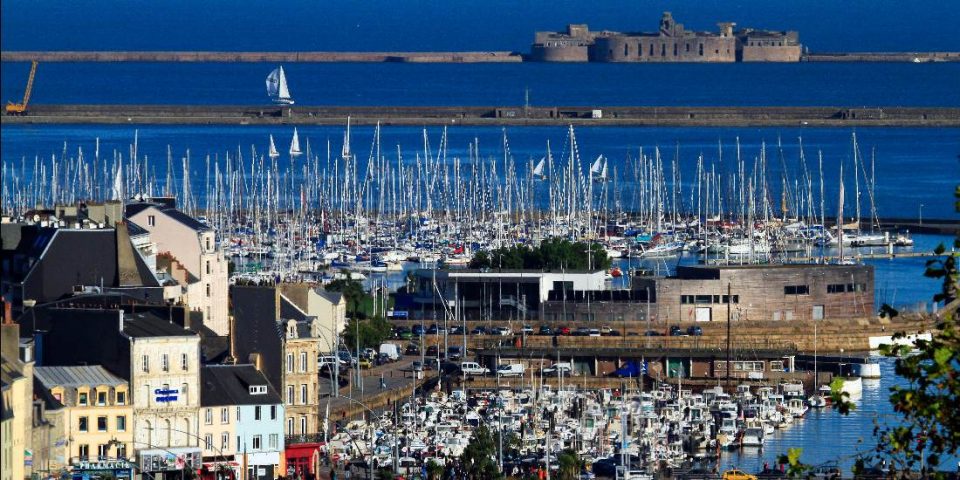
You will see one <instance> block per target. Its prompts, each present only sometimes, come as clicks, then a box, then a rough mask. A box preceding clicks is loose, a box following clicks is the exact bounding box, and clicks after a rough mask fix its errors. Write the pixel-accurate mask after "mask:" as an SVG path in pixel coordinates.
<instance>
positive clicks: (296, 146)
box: [290, 128, 303, 157]
mask: <svg viewBox="0 0 960 480" xmlns="http://www.w3.org/2000/svg"><path fill="white" fill-rule="evenodd" d="M301 153H303V152H301V151H300V135H298V134H297V129H296V128H294V129H293V140H291V141H290V156H291V157H296V156H297V155H300V154H301Z"/></svg>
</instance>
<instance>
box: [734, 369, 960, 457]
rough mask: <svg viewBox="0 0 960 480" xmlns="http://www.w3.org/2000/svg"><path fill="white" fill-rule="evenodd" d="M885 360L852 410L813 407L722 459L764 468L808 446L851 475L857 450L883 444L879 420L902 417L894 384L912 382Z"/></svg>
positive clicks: (806, 451)
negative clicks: (762, 441)
mask: <svg viewBox="0 0 960 480" xmlns="http://www.w3.org/2000/svg"><path fill="white" fill-rule="evenodd" d="M879 360H880V372H881V378H880V380H864V381H863V396H862V397H861V398H860V399H859V400H856V402H855V403H856V404H857V408H856V410H854V411H853V412H852V413H851V414H850V415H847V416H844V415H840V414H839V413H837V412H836V411H834V410H832V409H830V408H825V409H822V410H814V409H811V410H810V411H809V412H807V415H806V416H805V417H804V418H803V419H801V420H799V421H797V422H794V424H793V426H792V427H790V428H787V429H784V430H777V431H776V432H774V434H773V437H772V438H767V442H766V446H765V447H764V448H763V450H760V449H756V448H751V449H742V450H740V451H735V452H724V453H723V454H722V460H721V464H722V465H723V466H724V467H729V466H739V467H740V468H742V469H745V470H747V471H748V472H749V471H759V470H761V469H762V468H763V464H764V462H769V463H770V465H774V464H776V461H777V457H778V456H780V455H784V454H786V453H787V449H788V448H792V447H802V448H803V454H802V455H801V457H800V459H801V461H803V462H805V463H808V464H812V465H820V464H824V463H828V462H830V463H837V464H839V465H840V467H841V468H842V469H843V470H844V471H845V472H846V475H849V474H850V468H851V467H852V466H853V463H854V462H855V461H856V458H857V454H858V453H861V452H862V453H869V452H870V450H871V447H875V446H876V444H877V443H876V439H875V438H874V437H873V427H874V421H877V422H879V423H880V424H888V423H895V422H896V419H897V418H898V417H897V415H895V414H894V412H893V408H892V407H891V406H890V402H889V397H890V387H892V386H894V385H898V386H906V382H905V381H904V380H903V379H902V378H901V377H898V376H897V375H896V374H895V373H894V361H893V359H890V358H886V357H880V358H879ZM941 465H942V466H943V468H945V469H946V470H947V471H955V470H952V469H955V468H956V466H957V459H956V458H945V459H941Z"/></svg>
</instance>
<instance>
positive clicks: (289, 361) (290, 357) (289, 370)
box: [287, 353, 293, 373]
mask: <svg viewBox="0 0 960 480" xmlns="http://www.w3.org/2000/svg"><path fill="white" fill-rule="evenodd" d="M287 373H293V354H292V353H288V354H287Z"/></svg>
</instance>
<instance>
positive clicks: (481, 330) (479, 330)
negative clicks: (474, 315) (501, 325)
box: [470, 327, 487, 335]
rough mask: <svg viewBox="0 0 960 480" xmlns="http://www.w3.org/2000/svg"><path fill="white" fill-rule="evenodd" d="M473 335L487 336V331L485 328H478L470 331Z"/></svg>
mask: <svg viewBox="0 0 960 480" xmlns="http://www.w3.org/2000/svg"><path fill="white" fill-rule="evenodd" d="M470 334H471V335H486V334H487V329H486V328H485V327H476V328H474V329H473V330H470Z"/></svg>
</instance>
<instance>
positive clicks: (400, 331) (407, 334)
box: [396, 327, 413, 340]
mask: <svg viewBox="0 0 960 480" xmlns="http://www.w3.org/2000/svg"><path fill="white" fill-rule="evenodd" d="M396 337H397V338H402V339H404V340H409V339H411V338H413V333H412V332H411V331H410V329H409V328H407V327H397V329H396Z"/></svg>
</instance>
